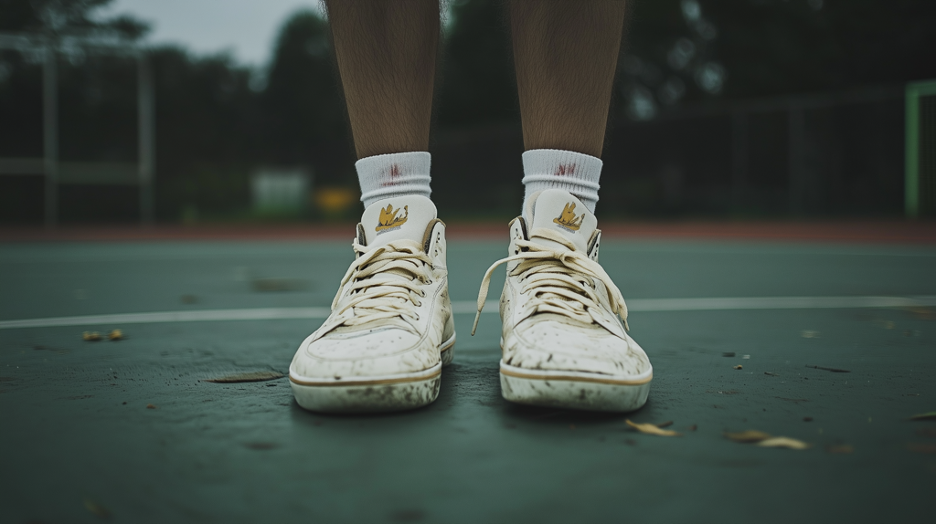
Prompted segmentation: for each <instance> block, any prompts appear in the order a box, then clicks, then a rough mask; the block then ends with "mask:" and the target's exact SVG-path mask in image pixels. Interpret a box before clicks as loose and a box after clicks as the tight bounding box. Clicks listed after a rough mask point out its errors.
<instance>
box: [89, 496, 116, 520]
mask: <svg viewBox="0 0 936 524" xmlns="http://www.w3.org/2000/svg"><path fill="white" fill-rule="evenodd" d="M84 507H85V509H87V510H88V511H90V512H91V513H94V514H95V515H97V516H98V517H101V518H102V519H107V518H110V516H111V512H110V511H109V510H108V509H107V508H105V507H104V506H102V505H100V504H98V503H97V502H94V501H93V500H88V499H85V500H84Z"/></svg>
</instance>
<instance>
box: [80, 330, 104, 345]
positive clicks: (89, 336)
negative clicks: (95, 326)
mask: <svg viewBox="0 0 936 524" xmlns="http://www.w3.org/2000/svg"><path fill="white" fill-rule="evenodd" d="M81 338H82V339H83V340H87V341H88V342H97V341H98V340H101V334H100V333H98V332H97V331H85V332H84V333H82V334H81Z"/></svg>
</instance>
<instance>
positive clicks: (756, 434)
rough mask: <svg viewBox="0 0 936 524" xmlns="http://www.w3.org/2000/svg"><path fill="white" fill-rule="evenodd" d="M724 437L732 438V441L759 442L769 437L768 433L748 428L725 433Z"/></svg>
mask: <svg viewBox="0 0 936 524" xmlns="http://www.w3.org/2000/svg"><path fill="white" fill-rule="evenodd" d="M725 437H726V438H727V439H728V440H732V441H734V442H744V443H748V442H760V441H762V440H766V439H768V438H770V433H764V432H763V431H757V430H754V429H749V430H747V431H739V432H737V433H725Z"/></svg>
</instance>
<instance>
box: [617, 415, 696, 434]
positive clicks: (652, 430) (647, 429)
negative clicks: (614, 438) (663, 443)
mask: <svg viewBox="0 0 936 524" xmlns="http://www.w3.org/2000/svg"><path fill="white" fill-rule="evenodd" d="M624 422H627V425H628V426H630V427H632V428H634V429H636V430H637V431H639V432H641V433H646V434H647V435H658V436H661V437H678V436H681V435H682V434H681V433H677V432H675V431H673V430H670V429H660V428H659V427H657V426H654V425H653V424H637V423H635V422H631V421H630V419H627V420H625V421H624Z"/></svg>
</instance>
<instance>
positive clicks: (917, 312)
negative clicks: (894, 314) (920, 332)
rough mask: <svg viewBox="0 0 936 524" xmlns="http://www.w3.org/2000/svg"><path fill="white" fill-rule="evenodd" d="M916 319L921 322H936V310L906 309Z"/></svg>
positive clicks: (922, 308) (923, 308)
mask: <svg viewBox="0 0 936 524" xmlns="http://www.w3.org/2000/svg"><path fill="white" fill-rule="evenodd" d="M906 310H907V311H909V312H910V313H911V314H912V315H913V316H914V317H916V318H918V319H920V320H936V308H932V307H908V308H906Z"/></svg>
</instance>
